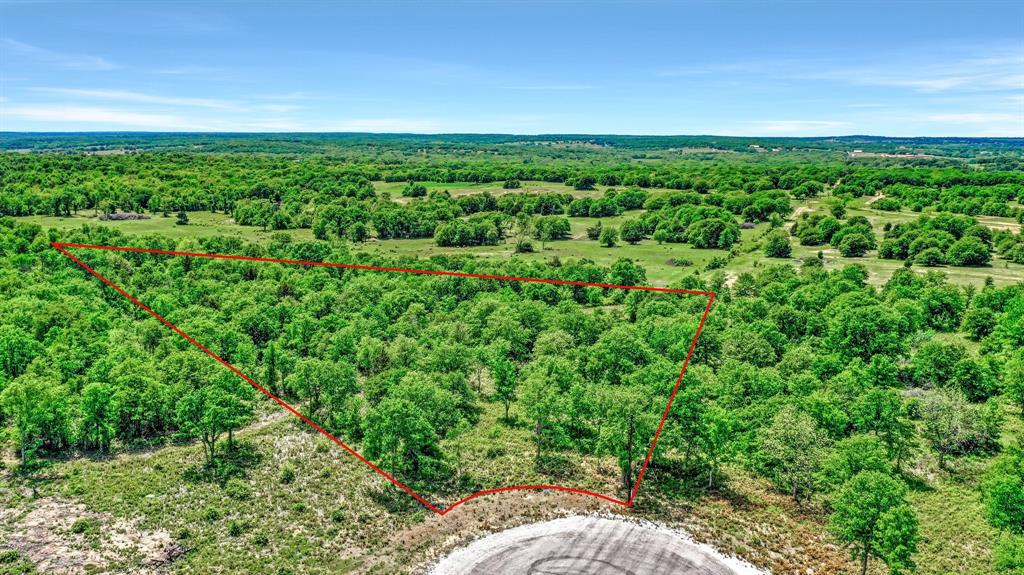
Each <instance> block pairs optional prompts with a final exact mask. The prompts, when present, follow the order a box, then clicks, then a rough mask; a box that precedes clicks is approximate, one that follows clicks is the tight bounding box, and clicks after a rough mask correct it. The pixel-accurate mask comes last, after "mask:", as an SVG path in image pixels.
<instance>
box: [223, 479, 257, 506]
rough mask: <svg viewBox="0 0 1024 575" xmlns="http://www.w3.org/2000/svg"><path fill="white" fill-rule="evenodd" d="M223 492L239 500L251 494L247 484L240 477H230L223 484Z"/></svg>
mask: <svg viewBox="0 0 1024 575" xmlns="http://www.w3.org/2000/svg"><path fill="white" fill-rule="evenodd" d="M224 494H225V495H227V496H228V497H230V498H232V499H237V500H239V501H241V500H244V499H248V498H249V496H250V495H251V494H252V492H251V490H250V489H249V485H248V484H247V483H246V482H245V481H242V480H241V479H237V478H232V479H229V480H228V482H227V483H226V484H225V485H224Z"/></svg>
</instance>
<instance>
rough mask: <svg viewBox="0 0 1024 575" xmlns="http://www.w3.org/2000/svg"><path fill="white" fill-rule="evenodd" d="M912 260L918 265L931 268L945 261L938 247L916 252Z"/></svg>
mask: <svg viewBox="0 0 1024 575" xmlns="http://www.w3.org/2000/svg"><path fill="white" fill-rule="evenodd" d="M914 262H915V263H916V264H917V265H920V266H927V267H932V268H933V267H935V266H941V265H942V264H944V263H946V256H944V255H943V254H942V250H940V249H939V248H928V249H926V250H923V251H922V252H921V253H919V254H917V257H916V258H914Z"/></svg>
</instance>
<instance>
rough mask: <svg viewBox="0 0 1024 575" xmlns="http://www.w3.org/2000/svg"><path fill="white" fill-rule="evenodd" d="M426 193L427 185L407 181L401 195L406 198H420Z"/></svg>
mask: <svg viewBox="0 0 1024 575" xmlns="http://www.w3.org/2000/svg"><path fill="white" fill-rule="evenodd" d="M426 195H427V187H426V186H424V185H423V184H417V183H415V182H409V183H408V185H406V186H405V187H404V188H402V196H404V197H406V198H422V197H424V196H426Z"/></svg>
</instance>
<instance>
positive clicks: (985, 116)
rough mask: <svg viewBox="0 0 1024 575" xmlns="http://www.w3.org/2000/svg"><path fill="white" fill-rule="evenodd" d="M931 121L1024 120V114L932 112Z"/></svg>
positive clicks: (929, 117)
mask: <svg viewBox="0 0 1024 575" xmlns="http://www.w3.org/2000/svg"><path fill="white" fill-rule="evenodd" d="M928 120H929V121H931V122H946V123H949V124H989V123H994V122H1008V123H1013V122H1016V123H1018V124H1020V123H1022V122H1024V116H1022V115H1014V114H1000V113H992V112H957V113H948V114H932V115H930V116H928Z"/></svg>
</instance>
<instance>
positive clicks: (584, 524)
mask: <svg viewBox="0 0 1024 575" xmlns="http://www.w3.org/2000/svg"><path fill="white" fill-rule="evenodd" d="M428 573H429V575H471V574H473V575H476V574H489V575H502V574H513V573H514V574H517V575H662V574H664V575H669V574H672V575H765V572H764V571H760V570H758V569H756V568H755V567H753V566H751V565H750V564H748V563H745V562H743V561H741V560H739V559H735V558H732V557H726V556H724V555H722V554H721V553H719V552H717V551H715V550H714V549H713V548H712V547H710V546H708V545H703V544H700V543H696V542H694V541H692V540H691V539H690V538H689V537H688V536H687V535H686V534H684V533H681V532H678V531H674V530H671V529H668V528H666V527H662V526H660V525H657V524H654V523H650V522H646V521H625V520H622V519H613V518H608V517H592V516H582V517H581V516H577V517H565V518H562V519H555V520H552V521H544V522H541V523H532V524H530V525H523V526H521V527H516V528H514V529H509V530H507V531H502V532H500V533H495V534H493V535H489V536H486V537H483V538H481V539H478V540H476V541H474V542H472V543H470V544H469V545H467V546H466V547H463V548H461V549H457V550H455V551H454V552H452V553H451V554H450V555H448V556H447V557H445V558H444V559H441V560H440V561H439V562H438V563H437V564H435V565H434V567H433V568H432V569H430V570H429V571H428Z"/></svg>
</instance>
